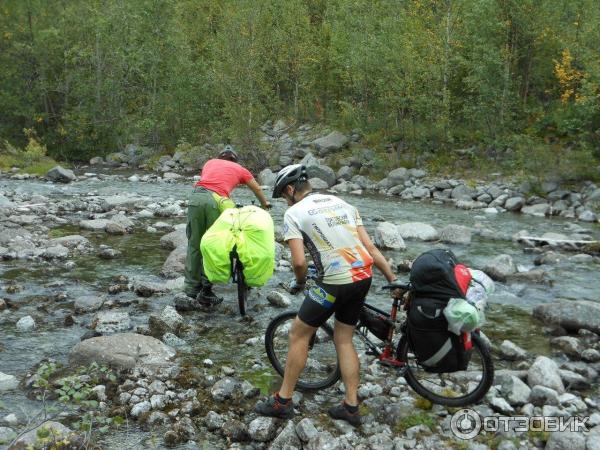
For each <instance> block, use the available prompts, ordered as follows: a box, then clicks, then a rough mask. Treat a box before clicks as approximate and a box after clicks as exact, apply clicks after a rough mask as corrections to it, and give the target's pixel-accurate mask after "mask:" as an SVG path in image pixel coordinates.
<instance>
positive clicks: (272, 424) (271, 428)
mask: <svg viewBox="0 0 600 450" xmlns="http://www.w3.org/2000/svg"><path fill="white" fill-rule="evenodd" d="M276 432H277V419H275V418H273V417H257V418H256V419H254V420H253V421H252V422H250V423H249V424H248V434H249V435H250V438H251V439H252V440H253V441H258V442H268V441H270V440H272V439H273V438H274V437H275V433H276Z"/></svg>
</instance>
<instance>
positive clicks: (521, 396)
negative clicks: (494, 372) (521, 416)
mask: <svg viewBox="0 0 600 450" xmlns="http://www.w3.org/2000/svg"><path fill="white" fill-rule="evenodd" d="M500 392H501V393H502V395H503V396H504V397H505V398H506V400H508V403H510V405H511V406H521V405H524V404H525V403H527V402H528V401H529V395H530V393H531V389H530V388H529V386H527V385H526V384H525V383H523V382H522V381H521V379H520V378H517V377H515V376H512V377H510V378H508V379H506V380H505V381H504V382H503V383H502V387H501V389H500Z"/></svg>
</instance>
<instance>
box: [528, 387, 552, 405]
mask: <svg viewBox="0 0 600 450" xmlns="http://www.w3.org/2000/svg"><path fill="white" fill-rule="evenodd" d="M529 402H530V403H532V404H533V405H535V406H544V405H553V406H558V404H559V401H558V392H556V391H555V390H554V389H550V388H549V387H546V386H540V385H537V386H533V387H532V388H531V392H530V394H529Z"/></svg>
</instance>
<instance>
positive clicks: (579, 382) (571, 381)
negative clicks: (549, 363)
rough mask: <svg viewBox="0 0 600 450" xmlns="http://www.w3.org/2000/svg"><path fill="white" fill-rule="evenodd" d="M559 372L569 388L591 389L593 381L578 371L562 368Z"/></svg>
mask: <svg viewBox="0 0 600 450" xmlns="http://www.w3.org/2000/svg"><path fill="white" fill-rule="evenodd" d="M558 372H559V374H560V378H561V380H562V382H563V384H564V385H565V386H566V388H567V389H577V390H580V389H589V388H590V386H591V383H590V381H589V380H588V379H587V378H585V377H584V376H583V375H580V374H578V373H576V372H573V371H571V370H564V369H561V370H559V371H558Z"/></svg>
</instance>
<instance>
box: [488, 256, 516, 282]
mask: <svg viewBox="0 0 600 450" xmlns="http://www.w3.org/2000/svg"><path fill="white" fill-rule="evenodd" d="M483 271H484V272H485V273H486V274H488V275H489V276H490V278H492V280H496V281H506V279H507V277H509V276H510V275H512V274H514V273H515V272H516V271H517V266H516V265H515V263H514V261H513V259H512V257H511V256H510V255H498V256H496V257H495V258H494V259H492V260H491V261H489V262H488V263H487V264H486V265H485V266H484V267H483Z"/></svg>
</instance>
